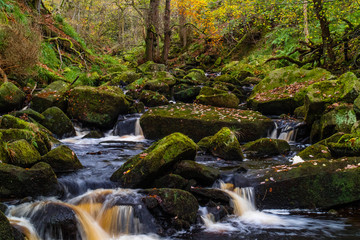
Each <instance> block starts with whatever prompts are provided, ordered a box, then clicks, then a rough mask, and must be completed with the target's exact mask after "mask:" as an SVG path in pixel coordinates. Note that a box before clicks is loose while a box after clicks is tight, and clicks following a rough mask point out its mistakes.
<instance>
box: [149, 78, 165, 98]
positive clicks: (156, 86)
mask: <svg viewBox="0 0 360 240" xmlns="http://www.w3.org/2000/svg"><path fill="white" fill-rule="evenodd" d="M144 89H146V90H151V91H155V92H158V93H162V94H169V93H170V87H169V85H168V84H167V83H165V82H163V81H161V80H159V79H154V80H149V81H146V83H145V85H144Z"/></svg>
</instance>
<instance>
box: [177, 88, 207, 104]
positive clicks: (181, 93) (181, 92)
mask: <svg viewBox="0 0 360 240" xmlns="http://www.w3.org/2000/svg"><path fill="white" fill-rule="evenodd" d="M200 90H201V87H199V86H189V85H187V84H181V85H177V86H175V87H174V98H175V100H176V101H180V102H185V103H192V102H193V101H194V100H195V99H196V97H197V96H198V95H199V93H200Z"/></svg>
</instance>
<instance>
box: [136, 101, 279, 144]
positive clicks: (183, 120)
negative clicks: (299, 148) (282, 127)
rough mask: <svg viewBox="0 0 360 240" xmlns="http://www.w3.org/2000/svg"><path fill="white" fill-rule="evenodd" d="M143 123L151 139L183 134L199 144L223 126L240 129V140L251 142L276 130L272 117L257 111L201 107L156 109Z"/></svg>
mask: <svg viewBox="0 0 360 240" xmlns="http://www.w3.org/2000/svg"><path fill="white" fill-rule="evenodd" d="M140 124H141V127H142V129H143V132H144V135H145V137H146V138H147V139H159V138H162V137H165V136H167V135H169V134H171V133H174V132H181V133H183V134H185V135H187V136H189V137H190V138H192V139H194V140H195V141H199V140H200V139H202V138H204V137H207V136H211V135H214V134H216V133H217V132H218V131H219V130H220V129H221V128H222V127H230V128H234V129H236V131H238V132H239V133H240V134H239V141H251V140H255V139H258V138H259V137H262V136H266V134H267V132H268V130H269V129H270V128H272V127H273V122H272V121H271V119H270V118H267V117H265V116H263V115H261V114H260V113H258V112H255V111H250V110H238V109H230V108H217V107H211V106H205V105H200V104H174V105H169V106H164V107H157V108H152V109H150V110H149V111H148V112H146V113H145V114H144V115H142V116H141V118H140ZM164 126H166V127H164Z"/></svg>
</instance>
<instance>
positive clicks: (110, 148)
mask: <svg viewBox="0 0 360 240" xmlns="http://www.w3.org/2000/svg"><path fill="white" fill-rule="evenodd" d="M288 132H289V131H288ZM86 133H87V131H86V130H81V129H78V135H77V136H76V137H72V138H68V139H64V140H62V142H63V144H66V145H68V146H69V147H70V148H71V149H73V150H74V151H75V152H76V154H77V156H78V157H79V159H80V161H81V162H82V164H83V165H84V168H83V169H81V170H79V171H76V172H74V173H70V174H63V175H60V176H58V179H59V182H60V183H61V184H62V186H63V187H64V189H65V194H64V196H62V197H61V198H46V199H37V200H35V201H29V202H25V203H22V204H14V203H9V204H8V205H9V208H8V210H7V216H8V218H9V220H10V222H11V224H12V225H13V226H14V227H15V228H17V229H18V230H20V231H21V232H23V233H24V235H25V236H26V237H27V239H29V240H55V239H59V240H80V239H82V240H120V239H132V240H136V239H143V240H147V239H199V240H200V239H201V240H202V239H219V240H220V239H221V240H224V239H359V238H360V230H359V228H358V226H359V225H360V224H359V223H360V221H359V219H356V218H355V219H350V218H340V217H336V216H332V215H330V214H327V213H324V212H310V211H304V210H271V209H270V210H269V209H267V210H263V211H260V210H258V209H256V203H255V200H254V190H253V188H251V187H249V185H251V184H249V183H247V181H248V179H247V178H249V179H251V176H252V175H254V174H256V168H259V166H258V163H254V161H252V160H251V159H247V160H246V161H244V162H241V163H239V162H228V161H223V160H221V159H217V158H213V157H211V156H198V157H197V161H199V162H200V163H204V164H207V165H210V166H215V167H218V168H220V169H221V170H222V179H223V180H224V181H226V182H229V183H223V182H220V183H217V184H215V185H214V187H216V188H220V189H221V190H222V191H224V192H225V193H226V194H228V195H229V196H230V197H231V199H232V206H233V208H234V214H233V215H228V216H227V217H225V218H224V219H222V220H221V221H218V222H217V221H215V217H214V216H213V215H212V214H211V213H210V212H209V210H208V209H207V208H206V207H204V206H201V207H200V209H199V220H198V223H197V224H195V225H194V226H193V227H192V228H191V229H190V230H188V231H181V232H178V233H176V234H175V235H173V236H169V237H166V238H164V237H160V236H158V235H156V233H157V226H156V224H155V220H154V219H153V217H152V216H151V214H150V213H149V212H148V211H147V209H146V207H145V206H144V205H143V203H142V200H141V199H142V197H143V196H142V195H141V194H140V193H138V192H137V190H131V189H121V188H118V186H116V185H115V184H114V183H112V182H111V181H110V180H109V177H110V176H111V174H112V173H113V172H114V171H115V170H117V169H118V168H119V167H120V166H121V165H122V164H123V163H124V162H125V161H126V160H127V159H128V158H129V157H131V156H133V155H136V154H138V153H140V152H142V151H143V150H144V149H146V148H147V147H148V146H149V145H150V144H151V142H150V141H148V140H146V139H144V138H143V136H142V134H141V131H140V128H139V124H138V116H126V117H123V118H120V119H119V122H118V124H116V126H115V127H114V130H112V131H111V132H108V133H106V134H105V137H103V138H99V139H92V138H90V139H87V138H86V139H85V138H83V136H84V135H85V134H86ZM280 135H281V133H280V134H279V133H277V136H276V137H277V138H279V136H280ZM292 136H293V135H292ZM286 139H288V140H292V139H293V141H295V139H296V138H292V137H290V138H286ZM290 158H291V156H287V157H285V158H282V159H281V160H279V159H276V158H273V159H271V161H273V162H275V163H277V162H278V161H288V160H289V159H290ZM271 161H270V162H271ZM268 164H271V163H268ZM242 167H245V168H247V169H248V172H247V173H243V172H242V170H241V169H242ZM262 167H263V166H262ZM239 169H240V170H239ZM230 182H231V183H230ZM240 187H242V188H240Z"/></svg>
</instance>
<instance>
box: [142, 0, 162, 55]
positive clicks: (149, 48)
mask: <svg viewBox="0 0 360 240" xmlns="http://www.w3.org/2000/svg"><path fill="white" fill-rule="evenodd" d="M159 4H160V0H150V8H149V11H148V21H147V29H146V52H145V58H146V60H147V61H154V60H155V59H157V58H158V56H157V53H158V43H159V40H158V39H159V38H158V25H159Z"/></svg>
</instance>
